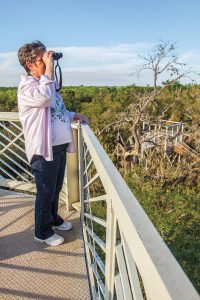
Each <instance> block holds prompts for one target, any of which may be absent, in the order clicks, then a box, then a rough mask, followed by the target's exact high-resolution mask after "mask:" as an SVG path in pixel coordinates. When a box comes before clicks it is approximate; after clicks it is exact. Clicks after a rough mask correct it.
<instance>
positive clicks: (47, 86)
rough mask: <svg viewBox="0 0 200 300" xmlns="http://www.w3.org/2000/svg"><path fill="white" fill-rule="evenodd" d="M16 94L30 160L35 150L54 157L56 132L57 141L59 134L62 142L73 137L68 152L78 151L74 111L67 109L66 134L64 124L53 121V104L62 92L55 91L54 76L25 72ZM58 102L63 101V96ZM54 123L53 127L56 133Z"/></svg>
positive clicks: (50, 157)
mask: <svg viewBox="0 0 200 300" xmlns="http://www.w3.org/2000/svg"><path fill="white" fill-rule="evenodd" d="M17 97H18V109H19V118H20V121H21V123H22V127H23V133H24V138H25V150H26V155H27V158H28V161H29V162H30V161H31V159H32V157H33V155H34V154H38V155H42V156H44V158H45V159H46V160H49V161H51V160H53V152H52V138H53V136H54V142H58V140H57V138H58V139H59V141H60V142H62V143H63V141H65V142H66V141H69V140H70V142H69V145H68V147H67V152H75V144H74V140H73V135H72V128H71V125H70V122H72V121H73V117H74V113H70V112H67V110H66V112H65V119H66V120H67V122H66V123H67V126H66V127H65V129H66V135H65V134H64V132H65V131H63V130H62V131H59V128H60V126H62V125H63V124H61V123H56V124H53V126H52V123H51V117H52V115H51V107H52V108H53V107H55V105H56V99H57V97H60V98H61V96H60V95H59V93H57V92H56V81H55V80H49V79H48V78H47V77H46V76H44V75H42V76H41V78H40V79H36V78H34V77H32V76H22V79H21V81H20V84H19V87H18V93H17ZM61 100H62V99H61ZM59 103H61V102H60V100H59ZM63 104H64V103H63ZM56 122H58V120H57V121H56ZM54 125H55V126H54ZM58 125H59V126H58ZM52 127H54V129H53V136H52ZM60 134H61V136H60ZM63 135H64V138H63ZM65 142H64V143H65Z"/></svg>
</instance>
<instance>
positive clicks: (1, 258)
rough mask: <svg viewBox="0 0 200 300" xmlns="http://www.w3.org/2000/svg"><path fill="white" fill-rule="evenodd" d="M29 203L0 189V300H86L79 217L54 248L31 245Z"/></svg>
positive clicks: (31, 206)
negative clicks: (63, 239)
mask: <svg viewBox="0 0 200 300" xmlns="http://www.w3.org/2000/svg"><path fill="white" fill-rule="evenodd" d="M34 200H35V197H34V196H31V195H25V194H21V193H16V192H13V191H8V190H3V189H0V299H1V300H2V299H6V300H7V299H20V300H22V299H37V300H43V299H44V300H79V299H80V300H89V299H90V293H89V285H88V278H87V272H86V265H85V257H84V247H83V240H82V230H81V224H80V216H79V213H78V212H76V211H72V212H66V210H65V209H64V207H62V208H61V210H60V213H61V215H62V216H63V217H64V218H65V220H69V221H70V222H71V223H72V224H73V228H72V229H71V230H70V231H67V232H61V231H60V232H59V234H60V235H62V236H63V237H64V238H65V243H64V244H63V245H60V246H56V247H50V246H48V245H46V244H39V243H36V242H34V240H33V238H34Z"/></svg>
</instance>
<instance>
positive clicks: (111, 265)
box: [105, 198, 117, 300]
mask: <svg viewBox="0 0 200 300" xmlns="http://www.w3.org/2000/svg"><path fill="white" fill-rule="evenodd" d="M116 238H117V221H116V217H115V213H114V210H113V208H112V202H111V199H109V198H108V199H107V229H106V261H105V299H106V300H113V299H114V275H115V246H116Z"/></svg>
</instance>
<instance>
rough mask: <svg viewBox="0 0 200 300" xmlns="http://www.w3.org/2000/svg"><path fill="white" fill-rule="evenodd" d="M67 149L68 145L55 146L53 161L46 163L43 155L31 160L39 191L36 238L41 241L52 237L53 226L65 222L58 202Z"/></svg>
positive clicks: (36, 212)
mask: <svg viewBox="0 0 200 300" xmlns="http://www.w3.org/2000/svg"><path fill="white" fill-rule="evenodd" d="M66 147H67V144H63V145H58V146H53V161H46V160H45V159H44V157H43V156H41V155H34V156H33V158H32V160H31V168H32V171H33V174H34V177H35V183H36V189H37V194H36V201H35V236H36V237H37V238H39V239H47V238H49V237H50V236H52V235H53V234H54V231H53V229H52V226H59V225H61V224H62V223H63V222H64V220H63V219H62V218H61V217H60V216H59V215H58V200H59V193H60V191H61V189H62V185H63V180H64V175H65V167H66Z"/></svg>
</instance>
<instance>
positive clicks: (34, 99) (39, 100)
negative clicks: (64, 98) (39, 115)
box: [18, 75, 56, 107]
mask: <svg viewBox="0 0 200 300" xmlns="http://www.w3.org/2000/svg"><path fill="white" fill-rule="evenodd" d="M55 92H56V81H55V80H50V79H48V77H47V76H45V75H42V76H41V78H40V80H36V79H34V78H29V79H27V80H24V81H22V82H21V83H20V86H19V89H18V98H19V99H20V102H21V104H22V105H27V106H30V107H47V106H50V105H51V104H52V103H53V102H54V101H55Z"/></svg>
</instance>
